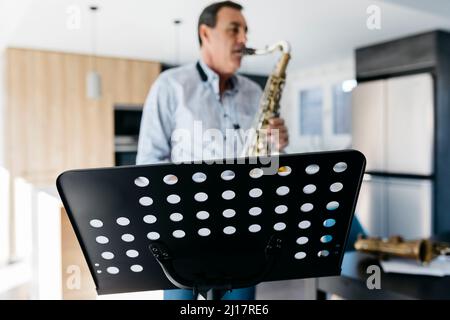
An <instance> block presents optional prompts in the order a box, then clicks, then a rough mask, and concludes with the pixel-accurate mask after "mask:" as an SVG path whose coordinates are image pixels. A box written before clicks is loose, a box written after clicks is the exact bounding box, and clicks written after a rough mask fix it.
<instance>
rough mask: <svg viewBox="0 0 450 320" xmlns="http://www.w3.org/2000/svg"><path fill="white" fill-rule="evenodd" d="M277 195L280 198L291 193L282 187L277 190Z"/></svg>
mask: <svg viewBox="0 0 450 320" xmlns="http://www.w3.org/2000/svg"><path fill="white" fill-rule="evenodd" d="M276 192H277V195H279V196H285V195H287V194H288V193H289V188H288V187H286V186H281V187H278V188H277V191H276Z"/></svg>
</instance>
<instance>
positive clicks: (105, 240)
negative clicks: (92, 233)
mask: <svg viewBox="0 0 450 320" xmlns="http://www.w3.org/2000/svg"><path fill="white" fill-rule="evenodd" d="M95 241H97V242H98V243H100V244H107V243H108V242H109V239H108V238H107V237H105V236H98V237H97V238H95Z"/></svg>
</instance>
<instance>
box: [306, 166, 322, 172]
mask: <svg viewBox="0 0 450 320" xmlns="http://www.w3.org/2000/svg"><path fill="white" fill-rule="evenodd" d="M319 170H320V167H319V166H318V165H317V164H310V165H309V166H307V167H306V169H305V171H306V173H307V174H316V173H317V172H319Z"/></svg>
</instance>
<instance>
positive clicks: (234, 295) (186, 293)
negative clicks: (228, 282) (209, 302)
mask: <svg viewBox="0 0 450 320" xmlns="http://www.w3.org/2000/svg"><path fill="white" fill-rule="evenodd" d="M164 300H196V297H194V294H193V292H192V290H185V289H173V290H164ZM222 300H255V287H250V288H242V289H233V291H231V292H227V293H226V294H225V295H224V296H223V298H222Z"/></svg>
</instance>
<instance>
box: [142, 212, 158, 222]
mask: <svg viewBox="0 0 450 320" xmlns="http://www.w3.org/2000/svg"><path fill="white" fill-rule="evenodd" d="M143 220H144V222H145V223H148V224H153V223H155V222H156V220H157V219H156V217H155V216H154V215H151V214H148V215H146V216H145V217H144V218H143Z"/></svg>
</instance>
